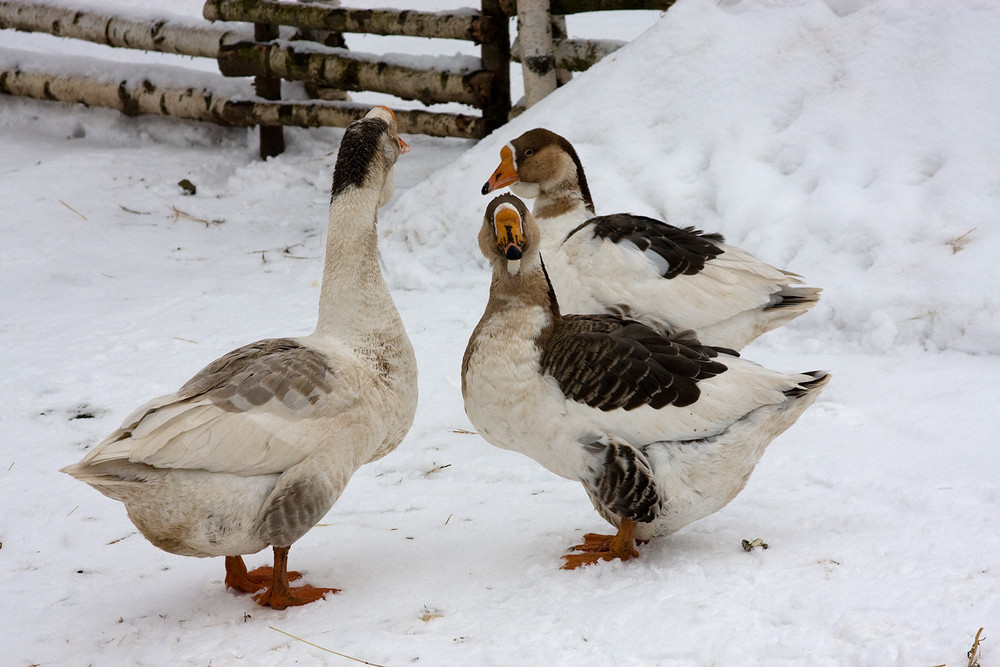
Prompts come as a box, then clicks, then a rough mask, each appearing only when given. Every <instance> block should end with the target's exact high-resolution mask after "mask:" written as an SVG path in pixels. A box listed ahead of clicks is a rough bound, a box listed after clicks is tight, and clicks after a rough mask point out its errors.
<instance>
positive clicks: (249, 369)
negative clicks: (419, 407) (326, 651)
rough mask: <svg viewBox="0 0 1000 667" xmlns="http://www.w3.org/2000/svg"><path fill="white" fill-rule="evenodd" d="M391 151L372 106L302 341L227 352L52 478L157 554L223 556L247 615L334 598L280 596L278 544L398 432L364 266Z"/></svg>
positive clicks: (385, 352) (379, 285)
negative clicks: (246, 558)
mask: <svg viewBox="0 0 1000 667" xmlns="http://www.w3.org/2000/svg"><path fill="white" fill-rule="evenodd" d="M407 150H408V146H407V145H406V144H405V143H404V142H403V141H402V140H401V139H400V138H399V137H398V136H397V133H396V122H395V118H394V116H393V114H392V112H391V111H390V110H389V109H387V108H385V107H376V108H375V109H372V110H371V111H370V112H369V113H368V114H367V115H366V116H365V117H364V118H362V119H360V120H358V121H355V122H354V123H352V124H351V125H350V126H349V127H348V128H347V129H346V131H345V132H344V138H343V140H342V142H341V145H340V151H339V153H338V155H337V164H336V167H335V170H334V175H333V188H332V198H331V201H330V217H329V229H328V232H327V242H326V262H325V266H324V270H323V283H322V288H321V291H320V302H319V318H318V324H317V326H316V330H315V331H314V332H313V333H312V334H310V335H308V336H304V337H299V338H276V339H268V340H262V341H258V342H256V343H251V344H250V345H246V346H244V347H240V348H238V349H236V350H233V351H232V352H230V353H229V354H226V355H224V356H222V357H221V358H219V359H217V360H216V361H214V362H212V363H211V364H209V365H208V366H206V367H205V368H204V369H202V370H201V371H199V372H198V373H197V374H196V375H195V376H194V377H193V378H191V379H190V380H189V381H188V382H187V383H186V384H184V386H182V387H181V388H180V389H179V390H178V391H177V392H175V393H173V394H169V395H167V396H162V397H160V398H157V399H154V400H152V401H150V402H149V403H146V404H145V405H143V406H141V407H140V408H138V409H137V410H136V411H135V412H133V413H132V414H131V415H130V416H129V417H128V418H127V419H126V420H125V423H124V424H122V426H121V427H120V428H119V429H118V430H116V431H115V432H114V433H112V434H111V435H110V436H108V437H107V438H106V439H105V440H104V441H103V442H101V443H100V444H99V445H98V446H97V447H95V448H94V449H93V450H92V451H91V452H89V453H88V454H87V455H86V456H85V457H84V458H83V460H81V461H80V462H79V463H77V464H75V465H71V466H68V467H66V468H64V469H63V471H64V472H66V473H69V474H70V475H72V476H74V477H76V478H77V479H79V480H81V481H84V482H86V483H88V484H90V485H91V486H93V487H94V488H95V489H97V490H98V491H100V492H101V493H103V494H104V495H106V496H108V497H109V498H113V499H115V500H119V501H121V502H122V503H124V504H125V508H126V510H127V511H128V515H129V518H130V519H131V520H132V522H133V523H134V524H135V525H136V527H137V528H139V530H140V531H141V532H142V534H143V535H145V537H146V538H147V539H148V540H149V541H150V542H152V543H153V544H154V545H156V546H157V547H160V548H161V549H164V550H165V551H169V552H170V553H174V554H180V555H184V556H199V557H206V556H225V558H226V561H225V562H226V586H227V587H231V588H235V589H237V590H240V591H244V592H257V595H256V596H255V598H256V600H257V602H258V603H259V604H261V605H269V606H271V607H274V608H277V609H283V608H285V607H287V606H292V605H300V604H306V603H308V602H312V601H314V600H317V599H319V598H320V597H322V596H323V595H324V594H325V593H328V592H336V590H337V589H333V588H314V587H312V586H300V587H295V588H290V587H289V586H288V581H289V580H290V579H294V578H296V577H297V576H298V573H295V572H288V571H287V557H288V550H289V547H290V546H291V545H292V543H293V542H295V541H296V540H297V539H299V538H300V537H302V536H303V535H304V534H305V533H306V531H308V530H309V529H310V528H312V526H313V525H315V524H316V523H317V522H318V521H319V520H320V519H321V518H322V517H323V515H324V514H326V512H327V511H328V510H329V509H330V508H331V507H332V506H333V504H334V502H336V500H337V498H338V497H339V496H340V493H341V491H343V489H344V487H345V486H346V485H347V482H348V480H350V478H351V476H352V475H353V474H354V472H355V471H356V470H357V469H358V468H359V467H360V466H361V465H363V464H365V463H368V462H371V461H374V460H376V459H378V458H380V457H382V456H385V455H386V454H388V453H389V452H391V451H392V450H393V449H395V448H396V446H397V445H398V444H399V443H400V441H401V440H402V439H403V436H404V435H405V434H406V432H407V431H408V430H409V428H410V424H411V423H412V421H413V415H414V412H415V410H416V404H417V368H416V360H415V358H414V354H413V348H412V347H411V346H410V341H409V339H408V338H407V335H406V332H405V331H404V329H403V323H402V321H401V320H400V318H399V313H398V312H397V310H396V307H395V304H394V303H393V301H392V297H391V296H390V295H389V290H388V289H387V288H386V285H385V282H384V281H383V279H382V274H381V272H380V270H379V266H378V259H377V257H376V242H377V234H376V211H377V209H378V208H379V207H380V206H381V205H383V204H385V203H386V202H387V201H388V200H389V198H390V197H391V196H392V192H393V168H394V165H395V163H396V159H397V158H398V157H399V155H400V153H401V152H406V151H407ZM267 546H272V547H273V550H274V567H273V568H258V569H257V570H254V571H253V572H247V569H246V566H245V565H244V562H243V558H242V555H243V554H252V553H256V552H258V551H260V550H261V549H264V548H265V547H267ZM258 591H259V592H258Z"/></svg>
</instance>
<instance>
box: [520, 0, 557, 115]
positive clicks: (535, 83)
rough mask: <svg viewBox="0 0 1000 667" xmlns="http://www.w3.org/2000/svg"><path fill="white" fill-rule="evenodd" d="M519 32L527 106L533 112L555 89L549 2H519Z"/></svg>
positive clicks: (525, 102)
mask: <svg viewBox="0 0 1000 667" xmlns="http://www.w3.org/2000/svg"><path fill="white" fill-rule="evenodd" d="M517 32H518V39H519V40H520V42H521V73H522V76H523V77H524V106H525V107H529V108H530V107H531V106H532V105H534V104H535V103H537V102H539V101H541V100H542V98H544V97H545V96H546V95H548V94H549V93H551V92H552V91H554V90H555V89H556V58H555V54H554V51H553V47H552V16H551V14H550V13H549V0H518V3H517Z"/></svg>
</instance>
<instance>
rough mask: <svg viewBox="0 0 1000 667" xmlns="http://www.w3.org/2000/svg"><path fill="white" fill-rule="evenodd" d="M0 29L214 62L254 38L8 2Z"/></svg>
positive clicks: (0, 8)
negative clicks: (227, 48) (226, 47)
mask: <svg viewBox="0 0 1000 667" xmlns="http://www.w3.org/2000/svg"><path fill="white" fill-rule="evenodd" d="M0 28H12V29H14V30H23V31H25V32H44V33H48V34H51V35H56V36H58V37H72V38H74V39H83V40H87V41H89V42H96V43H98V44H106V45H108V46H116V47H123V48H129V49H143V50H146V51H161V52H163V53H177V54H181V55H186V56H202V57H206V58H215V57H216V55H217V54H218V52H219V47H220V46H221V45H223V44H232V43H235V42H238V41H240V40H245V39H247V38H249V36H250V35H251V31H250V29H249V27H248V28H247V29H245V30H221V29H219V28H215V27H211V26H199V25H195V24H192V23H184V22H171V21H167V20H165V19H159V20H155V21H143V20H141V19H127V18H121V17H118V16H114V15H112V14H106V13H103V12H99V11H76V10H72V9H63V8H59V7H52V6H49V5H44V4H39V3H28V4H25V3H21V2H9V1H7V0H0Z"/></svg>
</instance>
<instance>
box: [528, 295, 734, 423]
mask: <svg viewBox="0 0 1000 667" xmlns="http://www.w3.org/2000/svg"><path fill="white" fill-rule="evenodd" d="M538 344H539V347H540V348H541V352H542V354H541V367H542V372H543V373H548V374H549V375H551V376H552V377H553V378H555V380H556V382H557V383H558V384H559V388H560V389H561V390H562V392H563V393H564V394H565V395H566V397H567V398H571V399H573V400H575V401H579V402H581V403H586V404H587V405H589V406H591V407H594V408H599V409H600V410H605V411H606V410H615V409H617V408H624V409H625V410H632V409H634V408H637V407H639V406H641V405H649V406H651V407H653V408H657V409H659V408H662V407H664V406H665V405H675V406H678V407H683V406H685V405H691V404H692V403H694V402H695V401H696V400H698V396H700V395H701V390H700V389H699V388H698V381H699V380H704V379H707V378H710V377H713V376H716V375H718V374H720V373H723V372H724V371H725V370H726V366H725V365H724V364H723V363H721V362H719V361H715V360H714V359H715V357H716V356H718V353H719V352H720V351H725V350H722V349H721V348H713V347H708V346H704V345H700V344H699V343H698V342H697V341H696V340H695V339H694V338H693V337H691V336H690V335H689V334H687V333H682V334H674V335H669V336H665V335H663V334H660V333H658V332H656V331H654V330H653V329H650V328H649V327H647V326H646V325H644V324H640V323H639V322H633V321H631V320H625V319H622V318H620V317H616V316H614V315H567V316H564V317H563V318H561V320H557V321H556V323H554V324H553V326H552V327H551V328H550V329H549V330H548V331H546V332H545V333H543V335H542V336H541V337H540V338H539V341H538Z"/></svg>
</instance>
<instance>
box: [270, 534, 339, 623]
mask: <svg viewBox="0 0 1000 667" xmlns="http://www.w3.org/2000/svg"><path fill="white" fill-rule="evenodd" d="M288 549H289V547H274V568H273V570H272V572H271V574H272V577H271V586H270V588H268V589H267V590H265V591H263V592H261V593H257V595H254V596H253V599H254V600H256V601H257V604H259V605H261V606H264V607H272V608H273V609H284V608H285V607H295V606H298V605H303V604H309V603H310V602H315V601H316V600H319V599H320V598H322V597H323V596H324V595H326V594H327V593H339V592H340V589H338V588H315V587H313V586H309V585H308V584H307V585H305V586H297V587H295V588H290V587H289V586H288V581H289V578H290V577H289V574H290V573H289V572H288Z"/></svg>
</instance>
